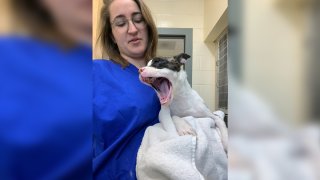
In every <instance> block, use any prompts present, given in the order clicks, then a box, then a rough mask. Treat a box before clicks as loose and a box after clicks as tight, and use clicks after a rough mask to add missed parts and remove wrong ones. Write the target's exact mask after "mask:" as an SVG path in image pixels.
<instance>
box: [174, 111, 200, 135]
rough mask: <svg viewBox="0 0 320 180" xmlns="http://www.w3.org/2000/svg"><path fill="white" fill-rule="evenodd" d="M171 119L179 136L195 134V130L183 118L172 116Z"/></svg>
mask: <svg viewBox="0 0 320 180" xmlns="http://www.w3.org/2000/svg"><path fill="white" fill-rule="evenodd" d="M172 119H173V122H174V124H175V127H176V130H177V132H178V134H179V135H180V136H184V135H192V136H196V135H197V133H196V131H195V130H194V129H193V128H192V126H191V125H190V124H189V123H187V122H186V121H185V120H184V119H183V118H180V117H177V116H173V117H172Z"/></svg>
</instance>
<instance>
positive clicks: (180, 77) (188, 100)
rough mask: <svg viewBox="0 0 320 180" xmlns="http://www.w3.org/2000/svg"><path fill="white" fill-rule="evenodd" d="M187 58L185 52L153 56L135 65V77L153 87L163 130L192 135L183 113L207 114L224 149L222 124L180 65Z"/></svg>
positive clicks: (187, 114)
mask: <svg viewBox="0 0 320 180" xmlns="http://www.w3.org/2000/svg"><path fill="white" fill-rule="evenodd" d="M188 58H190V56H189V55H188V54H185V53H181V54H179V55H177V56H174V57H172V58H166V57H155V58H153V59H152V60H150V61H149V62H148V64H147V66H145V67H142V68H140V69H139V79H140V81H141V82H142V83H144V84H146V85H148V86H151V87H152V88H153V89H154V90H155V91H156V93H157V95H158V97H159V100H160V104H161V110H160V113H159V120H160V123H161V124H162V125H163V127H164V129H165V130H167V131H171V132H173V131H176V132H177V133H178V134H179V135H185V134H191V135H196V134H195V132H194V131H193V130H192V127H191V126H190V125H189V124H188V123H187V122H185V121H184V120H183V117H187V116H193V117H195V118H204V117H210V118H212V119H213V120H214V122H215V126H216V127H217V128H218V132H219V134H220V137H221V142H222V145H223V148H224V150H225V151H226V152H227V149H228V133H227V127H226V124H225V122H224V121H223V120H222V119H221V118H218V117H217V116H216V115H215V114H213V113H212V112H211V111H210V110H209V108H208V107H207V106H206V105H205V103H204V100H203V99H202V98H201V97H200V95H199V94H198V93H197V92H196V91H195V90H193V89H192V88H191V86H190V84H189V83H188V81H187V74H186V72H185V71H184V70H183V69H182V65H183V64H185V63H186V61H187V59H188ZM172 121H173V122H172Z"/></svg>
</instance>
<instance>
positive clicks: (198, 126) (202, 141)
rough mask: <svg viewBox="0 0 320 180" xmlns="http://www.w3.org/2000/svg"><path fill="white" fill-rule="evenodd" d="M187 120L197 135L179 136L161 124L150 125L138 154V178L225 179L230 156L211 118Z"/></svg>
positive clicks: (179, 179) (191, 118) (153, 179)
mask: <svg viewBox="0 0 320 180" xmlns="http://www.w3.org/2000/svg"><path fill="white" fill-rule="evenodd" d="M184 119H185V120H186V121H187V122H188V123H189V124H190V125H191V126H192V127H193V129H194V130H195V131H196V133H197V136H191V135H185V136H177V135H176V134H173V133H172V134H171V133H168V132H166V131H165V130H164V129H163V128H162V126H161V124H160V123H158V124H156V125H154V126H150V127H148V128H147V130H146V132H145V134H144V137H143V140H142V143H141V146H140V149H139V151H138V156H137V166H136V172H137V178H138V179H139V180H167V179H168V180H171V179H172V180H203V179H205V180H226V179H227V156H226V154H225V152H224V150H223V146H222V144H221V139H220V136H219V135H218V133H217V131H216V129H215V128H214V121H213V120H212V119H211V118H194V117H191V116H188V117H184Z"/></svg>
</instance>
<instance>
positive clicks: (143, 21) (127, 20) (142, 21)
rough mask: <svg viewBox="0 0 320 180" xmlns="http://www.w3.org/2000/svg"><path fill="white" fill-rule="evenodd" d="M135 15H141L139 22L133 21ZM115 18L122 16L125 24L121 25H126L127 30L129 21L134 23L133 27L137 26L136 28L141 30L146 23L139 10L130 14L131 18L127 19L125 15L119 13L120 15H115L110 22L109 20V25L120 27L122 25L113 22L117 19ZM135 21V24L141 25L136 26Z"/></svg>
mask: <svg viewBox="0 0 320 180" xmlns="http://www.w3.org/2000/svg"><path fill="white" fill-rule="evenodd" d="M136 15H141V19H140V20H139V21H141V22H135V21H134V18H135V16H136ZM117 18H122V20H123V21H124V22H125V24H124V25H123V26H127V27H126V28H127V31H128V30H129V21H131V23H132V24H133V25H134V27H135V28H137V29H138V30H141V29H142V28H144V27H145V26H146V25H147V23H146V21H145V18H144V17H143V15H142V13H140V12H137V13H134V14H133V15H132V17H131V19H127V18H125V16H123V15H120V16H117V17H115V18H114V20H113V21H112V22H110V24H111V26H115V28H118V29H121V28H122V26H117V25H115V23H116V21H117ZM136 23H137V24H139V23H143V27H137V25H136Z"/></svg>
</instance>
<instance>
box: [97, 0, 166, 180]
mask: <svg viewBox="0 0 320 180" xmlns="http://www.w3.org/2000/svg"><path fill="white" fill-rule="evenodd" d="M157 38H158V34H157V30H156V27H155V24H154V21H153V19H152V17H151V14H150V11H149V10H148V8H147V6H146V5H145V4H144V3H143V2H142V1H140V0H110V1H108V0H105V1H104V6H103V7H102V9H101V33H100V41H101V42H102V47H103V52H104V53H105V54H107V55H108V57H109V59H110V60H94V62H93V68H94V70H93V74H94V84H93V86H94V160H93V174H94V178H95V179H117V180H118V179H124V180H128V179H136V172H135V167H136V157H137V152H138V149H139V146H140V144H141V141H142V138H143V135H144V131H145V129H146V128H147V127H148V126H151V125H154V124H156V123H158V122H159V120H158V113H159V111H160V103H159V100H158V97H157V95H156V94H155V92H154V90H153V89H152V88H150V87H148V86H146V85H144V84H142V83H141V82H140V81H139V74H138V68H140V67H143V66H145V65H146V63H147V61H148V60H149V59H151V58H152V57H154V56H155V53H156V45H157V40H158V39H157Z"/></svg>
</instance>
